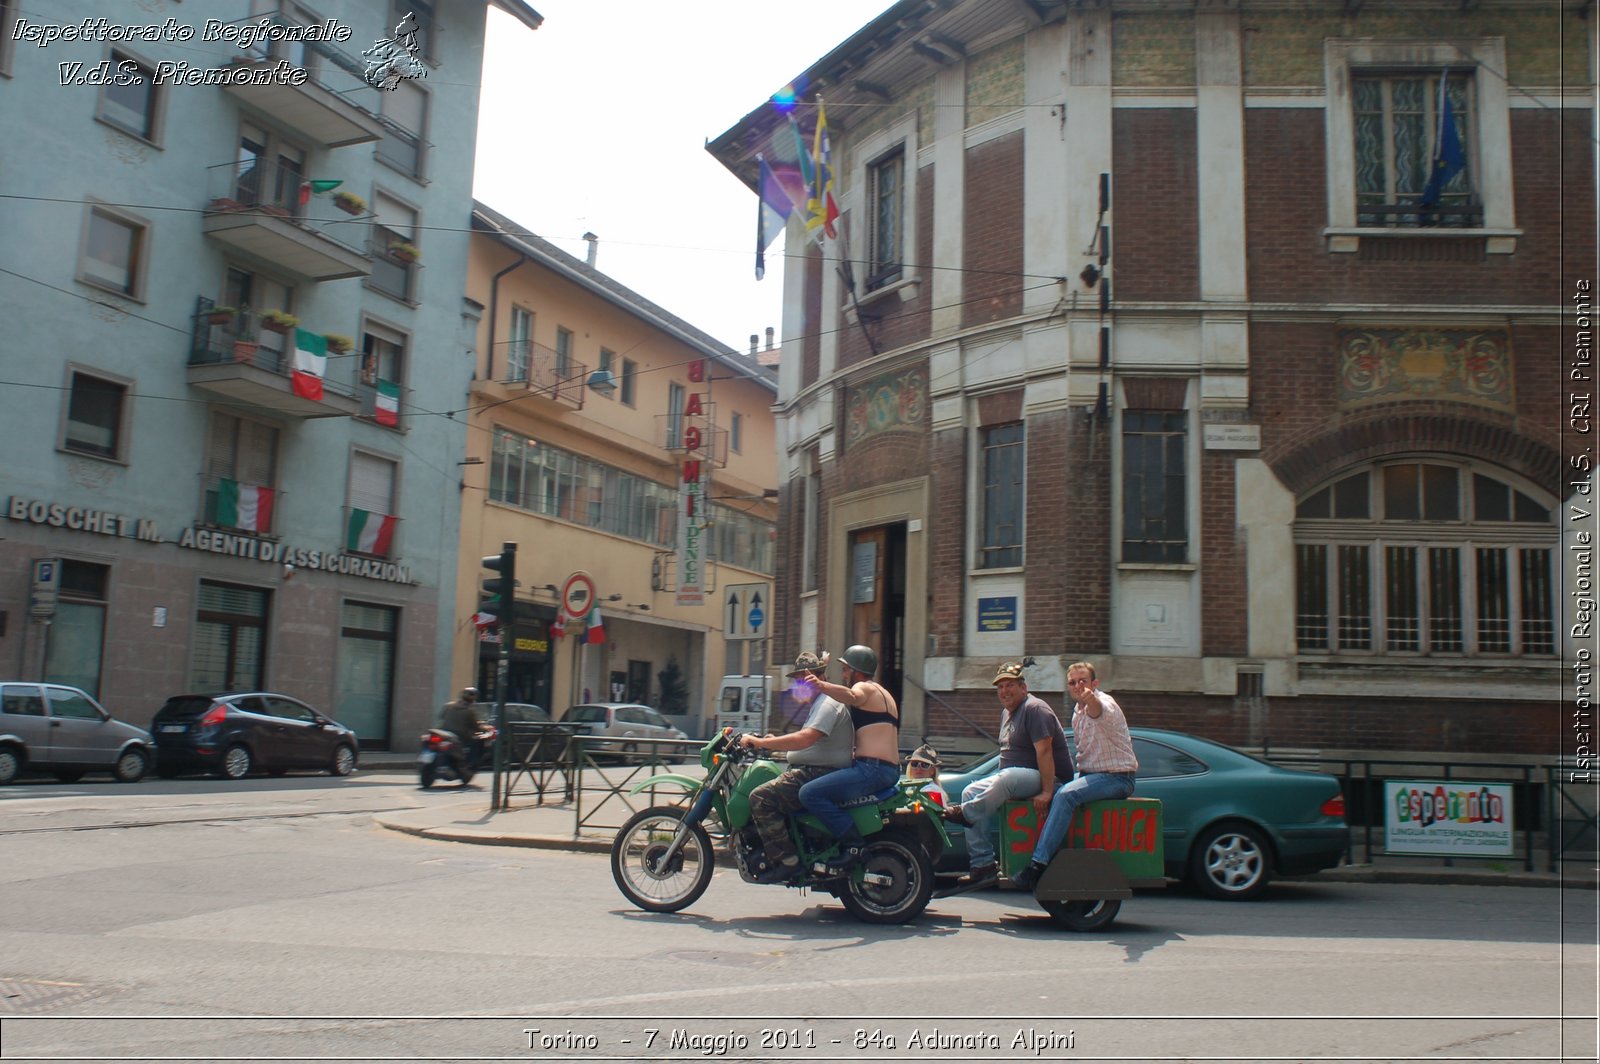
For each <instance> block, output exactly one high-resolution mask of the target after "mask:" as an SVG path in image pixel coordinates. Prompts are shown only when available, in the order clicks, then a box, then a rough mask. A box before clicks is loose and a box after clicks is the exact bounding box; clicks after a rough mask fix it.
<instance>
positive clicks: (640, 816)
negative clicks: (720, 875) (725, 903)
mask: <svg viewBox="0 0 1600 1064" xmlns="http://www.w3.org/2000/svg"><path fill="white" fill-rule="evenodd" d="M687 814H688V810H687V809H685V808H683V807H681V806H669V805H658V806H654V807H653V808H650V809H646V810H643V811H642V812H639V813H635V814H634V815H633V817H632V819H630V820H629V821H628V822H627V823H626V824H624V825H623V826H622V830H621V831H619V832H617V837H616V840H615V841H613V842H612V843H611V878H612V879H614V880H616V882H617V889H618V890H620V891H622V894H623V896H624V897H626V898H627V899H628V900H629V901H631V902H633V904H635V905H637V906H638V907H639V908H641V909H644V910H645V911H646V912H652V913H675V912H677V911H678V910H680V909H687V908H688V907H689V906H691V905H693V904H694V903H695V902H696V901H698V900H699V899H700V895H702V894H704V893H705V892H706V887H708V886H710V885H711V873H712V872H713V871H714V870H715V855H714V854H713V853H712V850H711V839H710V838H709V837H708V836H707V835H706V832H705V829H704V828H703V827H701V826H700V825H699V824H693V825H690V824H685V823H684V822H683V818H684V817H685V816H686V815H687ZM680 832H681V833H683V834H684V836H685V837H684V839H683V843H682V845H680V846H679V847H678V849H677V852H676V853H674V854H673V855H672V859H671V860H670V861H663V858H665V857H666V855H667V851H668V850H669V849H671V847H672V843H673V840H674V839H676V838H677V837H678V835H679V833H680Z"/></svg>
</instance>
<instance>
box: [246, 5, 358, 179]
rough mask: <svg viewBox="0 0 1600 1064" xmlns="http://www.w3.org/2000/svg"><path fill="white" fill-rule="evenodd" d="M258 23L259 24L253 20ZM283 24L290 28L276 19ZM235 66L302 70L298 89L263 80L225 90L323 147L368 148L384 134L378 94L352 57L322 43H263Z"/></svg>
mask: <svg viewBox="0 0 1600 1064" xmlns="http://www.w3.org/2000/svg"><path fill="white" fill-rule="evenodd" d="M250 21H256V20H250ZM273 21H274V22H277V23H278V24H279V25H289V23H287V22H285V21H284V20H283V19H282V18H281V17H274V18H273ZM234 63H235V66H236V68H237V67H247V68H256V69H259V70H262V71H267V70H272V69H274V68H277V67H278V66H279V65H280V64H288V66H289V67H290V68H291V69H295V70H304V71H305V72H306V80H305V82H304V83H303V84H300V85H288V84H282V83H281V82H283V81H284V80H286V79H283V78H270V79H269V78H265V77H263V78H262V80H263V81H269V82H270V83H269V84H262V85H239V84H227V85H224V86H222V91H223V92H226V93H227V94H228V95H230V96H233V97H234V98H235V99H237V100H238V101H239V102H240V103H243V104H246V105H248V106H249V107H251V108H254V109H255V110H257V111H260V112H261V113H262V114H265V115H268V116H270V117H271V118H273V119H275V120H276V121H278V122H279V123H281V124H283V125H285V126H288V127H289V128H290V129H292V130H293V131H295V132H296V133H298V134H300V135H301V136H302V137H305V138H306V139H308V140H311V141H313V142H315V143H316V144H317V145H320V146H321V147H324V148H342V147H345V146H346V145H350V144H368V143H371V142H372V141H375V140H379V139H381V138H382V137H383V135H384V128H383V125H382V123H381V122H380V121H379V120H378V116H377V113H376V112H377V110H378V106H379V104H378V90H376V89H375V88H373V87H372V86H371V85H369V84H367V80H366V77H365V74H366V70H365V68H364V67H363V65H362V64H361V62H360V61H359V60H357V59H356V58H355V57H354V56H351V55H347V54H345V53H344V52H342V51H340V50H339V49H338V48H335V47H333V46H332V45H330V44H326V43H324V42H322V41H273V42H262V43H260V44H258V45H256V46H255V47H254V48H253V49H251V50H250V51H248V52H245V53H244V54H242V55H240V56H238V57H237V58H236V59H235V60H234Z"/></svg>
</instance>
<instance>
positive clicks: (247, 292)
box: [219, 266, 294, 373]
mask: <svg viewBox="0 0 1600 1064" xmlns="http://www.w3.org/2000/svg"><path fill="white" fill-rule="evenodd" d="M219 302H221V304H222V305H223V306H225V307H238V308H239V309H240V310H241V311H245V312H248V313H241V314H240V315H239V316H238V317H236V318H234V319H233V321H232V322H231V323H229V324H228V325H227V326H221V327H220V328H223V329H225V330H231V332H232V338H233V339H248V340H250V341H251V342H253V343H257V344H259V345H260V348H259V349H258V350H257V351H256V353H255V356H254V358H255V364H256V365H258V366H261V367H263V368H265V369H270V370H273V371H275V372H278V373H287V372H288V371H289V365H288V362H287V360H286V359H285V358H284V349H285V347H286V346H288V343H289V335H290V334H288V333H280V332H274V331H273V330H271V329H261V328H257V327H256V324H255V320H256V319H258V318H259V317H260V316H261V314H262V312H264V311H268V310H281V311H285V312H287V311H290V310H292V309H293V307H294V289H293V288H291V287H289V286H288V285H286V284H284V283H283V282H282V281H278V280H275V279H273V278H271V277H268V276H266V275H265V274H259V273H255V272H253V271H251V270H247V269H242V268H240V267H238V266H229V267H228V273H227V277H226V278H225V279H224V281H223V286H222V299H221V300H220V301H219Z"/></svg>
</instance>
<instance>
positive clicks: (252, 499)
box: [217, 477, 278, 532]
mask: <svg viewBox="0 0 1600 1064" xmlns="http://www.w3.org/2000/svg"><path fill="white" fill-rule="evenodd" d="M277 494H278V493H277V492H275V491H273V490H272V489H271V488H263V487H261V486H260V485H257V484H241V483H239V482H238V481H237V480H229V479H228V478H227V477H223V478H222V482H221V483H220V484H218V485H217V521H218V523H219V524H224V525H232V526H233V527H234V528H244V529H248V530H249V531H251V532H266V531H268V530H269V529H271V528H272V503H273V500H274V499H275V498H276V497H277Z"/></svg>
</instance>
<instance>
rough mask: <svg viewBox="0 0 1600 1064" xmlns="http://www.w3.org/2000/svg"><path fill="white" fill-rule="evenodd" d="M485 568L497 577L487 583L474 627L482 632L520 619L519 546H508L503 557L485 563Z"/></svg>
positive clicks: (501, 553)
mask: <svg viewBox="0 0 1600 1064" xmlns="http://www.w3.org/2000/svg"><path fill="white" fill-rule="evenodd" d="M483 567H484V568H485V569H492V570H493V571H494V572H495V573H497V574H499V575H497V576H494V577H491V578H489V579H487V580H485V581H484V582H483V598H482V599H481V600H479V602H478V613H477V616H475V617H473V619H472V620H473V623H475V624H476V625H477V626H478V627H479V628H489V627H492V626H494V625H497V624H501V623H502V622H507V623H509V622H511V621H514V620H515V619H516V602H517V545H516V544H515V543H507V544H505V545H504V548H503V549H502V550H501V551H500V553H499V554H491V555H489V556H488V557H487V558H485V559H483Z"/></svg>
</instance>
